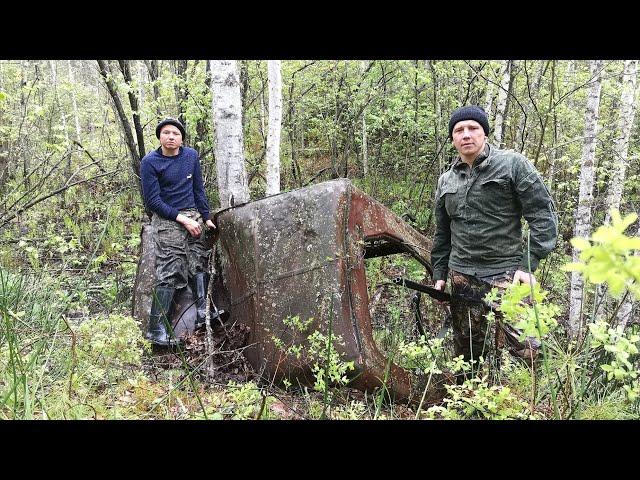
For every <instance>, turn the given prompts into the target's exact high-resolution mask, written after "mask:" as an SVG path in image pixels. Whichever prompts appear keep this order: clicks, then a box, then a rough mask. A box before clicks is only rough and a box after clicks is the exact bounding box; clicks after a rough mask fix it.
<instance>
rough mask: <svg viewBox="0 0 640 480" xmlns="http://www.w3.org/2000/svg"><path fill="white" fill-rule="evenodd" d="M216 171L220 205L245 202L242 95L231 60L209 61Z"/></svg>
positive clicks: (247, 197) (245, 181)
mask: <svg viewBox="0 0 640 480" xmlns="http://www.w3.org/2000/svg"><path fill="white" fill-rule="evenodd" d="M210 62H211V90H212V92H213V119H214V129H215V132H216V146H215V156H216V171H217V174H218V193H219V198H220V206H221V207H222V208H225V207H228V206H229V205H237V204H239V203H244V202H248V201H249V187H248V184H247V172H246V169H245V164H244V148H243V136H242V97H241V95H240V81H239V75H238V66H237V62H236V61H235V60H211V61H210Z"/></svg>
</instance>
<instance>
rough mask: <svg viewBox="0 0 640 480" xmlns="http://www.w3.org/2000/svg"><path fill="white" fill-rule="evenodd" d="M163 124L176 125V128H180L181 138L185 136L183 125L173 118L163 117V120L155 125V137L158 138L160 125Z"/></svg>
mask: <svg viewBox="0 0 640 480" xmlns="http://www.w3.org/2000/svg"><path fill="white" fill-rule="evenodd" d="M165 125H173V126H174V127H177V128H178V130H180V133H181V134H182V140H184V137H185V130H184V126H183V125H182V124H181V123H180V122H179V121H178V120H176V119H175V118H165V119H164V120H162V121H161V122H160V123H159V124H158V126H157V127H156V137H158V138H160V130H162V127H164V126H165Z"/></svg>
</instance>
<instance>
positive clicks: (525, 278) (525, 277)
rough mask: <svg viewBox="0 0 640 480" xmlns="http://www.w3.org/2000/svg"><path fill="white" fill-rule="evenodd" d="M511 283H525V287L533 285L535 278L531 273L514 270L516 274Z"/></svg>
mask: <svg viewBox="0 0 640 480" xmlns="http://www.w3.org/2000/svg"><path fill="white" fill-rule="evenodd" d="M513 283H526V284H527V285H529V284H531V285H535V284H536V277H534V276H533V273H529V272H523V271H522V270H516V273H514V274H513Z"/></svg>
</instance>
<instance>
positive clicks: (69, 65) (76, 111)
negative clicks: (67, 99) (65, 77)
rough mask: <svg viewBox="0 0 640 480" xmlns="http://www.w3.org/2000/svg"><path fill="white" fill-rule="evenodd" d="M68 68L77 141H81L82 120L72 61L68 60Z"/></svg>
mask: <svg viewBox="0 0 640 480" xmlns="http://www.w3.org/2000/svg"><path fill="white" fill-rule="evenodd" d="M67 67H68V69H69V83H70V84H71V103H72V105H73V118H74V119H75V124H76V140H77V141H80V133H81V130H80V118H79V117H78V103H77V101H76V91H75V89H74V87H75V83H76V82H75V79H74V78H73V68H71V60H67Z"/></svg>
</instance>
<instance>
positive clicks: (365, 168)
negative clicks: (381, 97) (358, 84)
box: [360, 60, 369, 178]
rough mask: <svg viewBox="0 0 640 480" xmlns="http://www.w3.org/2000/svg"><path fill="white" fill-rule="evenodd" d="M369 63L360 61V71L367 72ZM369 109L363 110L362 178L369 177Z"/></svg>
mask: <svg viewBox="0 0 640 480" xmlns="http://www.w3.org/2000/svg"><path fill="white" fill-rule="evenodd" d="M368 63H369V62H367V61H366V60H361V61H360V71H361V72H362V73H364V72H366V71H367V67H368ZM366 117H367V107H364V108H363V109H362V176H363V177H364V178H367V176H368V175H369V152H368V150H367V148H368V145H367V118H366Z"/></svg>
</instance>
